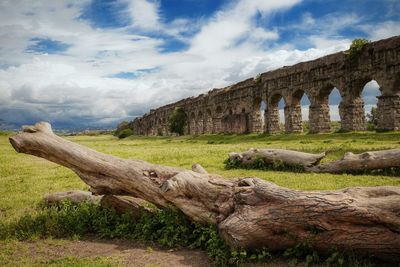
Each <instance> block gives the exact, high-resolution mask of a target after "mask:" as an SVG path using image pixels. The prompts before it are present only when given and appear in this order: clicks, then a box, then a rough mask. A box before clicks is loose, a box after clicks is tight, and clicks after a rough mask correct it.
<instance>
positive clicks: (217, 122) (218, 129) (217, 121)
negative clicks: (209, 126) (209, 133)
mask: <svg viewBox="0 0 400 267" xmlns="http://www.w3.org/2000/svg"><path fill="white" fill-rule="evenodd" d="M213 133H217V134H218V133H222V118H221V115H217V116H216V117H215V118H213Z"/></svg>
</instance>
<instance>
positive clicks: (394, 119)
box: [377, 95, 400, 131]
mask: <svg viewBox="0 0 400 267" xmlns="http://www.w3.org/2000/svg"><path fill="white" fill-rule="evenodd" d="M377 113H378V114H377V120H378V127H377V129H378V130H381V131H387V130H400V96H398V95H384V96H378V110H377Z"/></svg>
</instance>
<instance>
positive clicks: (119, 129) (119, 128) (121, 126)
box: [114, 121, 129, 136]
mask: <svg viewBox="0 0 400 267" xmlns="http://www.w3.org/2000/svg"><path fill="white" fill-rule="evenodd" d="M128 128H129V122H128V121H123V122H121V123H119V124H118V125H117V129H116V130H115V132H114V135H115V136H118V135H119V133H120V132H122V131H123V130H125V129H128Z"/></svg>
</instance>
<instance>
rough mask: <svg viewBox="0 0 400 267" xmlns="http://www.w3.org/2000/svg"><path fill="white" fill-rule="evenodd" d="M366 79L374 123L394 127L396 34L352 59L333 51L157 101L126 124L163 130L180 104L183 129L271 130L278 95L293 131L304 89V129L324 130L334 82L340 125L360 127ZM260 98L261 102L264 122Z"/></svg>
mask: <svg viewBox="0 0 400 267" xmlns="http://www.w3.org/2000/svg"><path fill="white" fill-rule="evenodd" d="M371 80H375V81H376V82H377V83H378V84H379V86H380V93H381V95H380V96H377V98H378V104H377V117H378V126H377V128H378V129H381V130H400V36H396V37H392V38H389V39H385V40H380V41H377V42H371V43H369V44H367V45H365V46H364V47H363V49H362V52H361V53H360V55H359V56H358V57H356V58H355V59H351V60H350V59H349V57H348V56H347V55H346V53H345V52H339V53H335V54H331V55H328V56H325V57H321V58H319V59H316V60H312V61H308V62H302V63H299V64H296V65H293V66H290V67H283V68H280V69H277V70H274V71H269V72H265V73H262V74H261V75H260V77H259V78H258V79H253V78H251V79H247V80H245V81H242V82H239V83H237V84H234V85H231V86H228V87H225V88H222V89H213V90H211V91H209V92H208V93H207V94H201V95H199V96H197V97H190V98H186V99H183V100H180V101H178V102H176V103H173V104H169V105H166V106H162V107H160V108H157V109H154V110H151V111H150V112H149V113H147V114H145V115H144V116H142V117H141V118H136V119H135V120H134V121H132V122H130V123H129V125H128V127H129V128H131V129H132V130H133V132H134V134H137V135H160V134H162V135H169V134H170V133H169V130H168V120H169V117H170V115H171V112H172V111H173V110H174V108H175V107H181V108H183V109H184V111H185V112H186V114H187V118H188V121H187V127H186V133H187V134H203V133H247V132H251V133H261V132H267V133H276V132H279V131H281V129H280V123H279V109H278V102H279V101H280V99H281V98H283V99H284V101H285V108H284V116H285V127H284V131H285V132H287V133H292V132H296V133H297V132H302V131H303V123H302V114H301V105H300V100H301V98H302V97H303V95H304V94H305V95H307V97H308V98H309V100H310V106H309V129H310V132H312V133H321V132H327V131H330V127H331V126H330V115H329V104H328V98H329V94H330V93H331V91H332V90H333V89H334V88H337V89H338V90H339V92H340V95H341V103H340V105H339V114H340V118H341V129H342V130H345V131H357V130H365V129H366V120H365V115H364V101H363V99H362V97H361V93H362V90H363V88H364V86H365V84H366V83H368V82H369V81H371ZM262 101H264V102H265V103H266V109H265V113H264V122H265V123H264V124H263V123H262V121H263V120H262V118H261V111H260V105H261V103H262Z"/></svg>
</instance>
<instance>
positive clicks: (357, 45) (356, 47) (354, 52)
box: [347, 38, 370, 59]
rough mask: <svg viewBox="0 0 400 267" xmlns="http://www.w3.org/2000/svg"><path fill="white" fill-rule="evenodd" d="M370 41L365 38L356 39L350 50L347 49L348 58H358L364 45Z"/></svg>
mask: <svg viewBox="0 0 400 267" xmlns="http://www.w3.org/2000/svg"><path fill="white" fill-rule="evenodd" d="M369 42H370V41H369V40H367V39H364V38H358V39H354V40H353V42H352V43H351V45H350V48H349V50H348V51H347V56H348V58H349V59H356V58H357V57H358V56H359V55H360V53H361V51H362V49H363V47H364V46H365V45H366V44H368V43H369Z"/></svg>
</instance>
